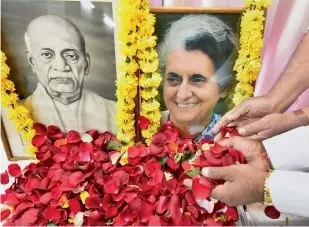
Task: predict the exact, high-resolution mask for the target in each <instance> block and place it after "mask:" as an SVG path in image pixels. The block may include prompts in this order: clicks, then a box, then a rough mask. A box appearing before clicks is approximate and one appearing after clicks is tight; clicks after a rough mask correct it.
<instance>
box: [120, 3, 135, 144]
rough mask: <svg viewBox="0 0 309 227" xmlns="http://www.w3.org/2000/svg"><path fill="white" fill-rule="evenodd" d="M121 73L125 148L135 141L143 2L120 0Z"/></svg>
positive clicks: (121, 137) (122, 137)
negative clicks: (138, 53) (138, 44)
mask: <svg viewBox="0 0 309 227" xmlns="http://www.w3.org/2000/svg"><path fill="white" fill-rule="evenodd" d="M117 14H118V17H119V21H118V26H119V34H118V39H119V41H120V51H121V54H122V57H123V59H122V62H121V65H120V66H119V70H120V71H121V74H120V76H119V79H118V80H117V92H116V96H117V99H118V101H117V118H116V124H117V127H118V132H117V138H118V139H119V140H120V141H121V142H122V143H123V144H124V145H125V146H124V147H126V146H129V145H133V144H134V139H135V125H134V122H135V114H134V108H135V101H134V99H135V97H136V95H137V87H138V77H137V74H136V73H137V72H138V70H139V65H138V62H137V60H136V54H137V37H138V34H137V30H138V27H137V26H138V24H139V21H140V16H141V13H140V3H139V1H136V0H121V1H120V3H119V8H118V9H117Z"/></svg>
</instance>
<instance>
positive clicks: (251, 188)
mask: <svg viewBox="0 0 309 227" xmlns="http://www.w3.org/2000/svg"><path fill="white" fill-rule="evenodd" d="M202 175H203V176H205V177H208V178H210V179H214V180H225V182H224V184H222V185H217V186H216V187H215V188H213V189H212V192H211V194H210V197H211V198H214V199H217V200H220V201H222V202H224V203H226V204H227V205H229V206H239V205H245V204H251V203H255V202H262V201H263V200H264V184H265V179H266V175H267V171H264V170H261V169H257V168H255V167H253V166H250V165H248V164H240V165H232V166H226V167H209V168H208V167H206V168H203V169H202Z"/></svg>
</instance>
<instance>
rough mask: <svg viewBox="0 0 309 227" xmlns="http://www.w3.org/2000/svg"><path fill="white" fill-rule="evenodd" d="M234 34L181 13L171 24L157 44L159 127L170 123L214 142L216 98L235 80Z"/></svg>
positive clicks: (212, 20) (210, 19)
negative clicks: (162, 106)
mask: <svg viewBox="0 0 309 227" xmlns="http://www.w3.org/2000/svg"><path fill="white" fill-rule="evenodd" d="M237 47H238V39H237V35H236V33H235V31H233V29H231V28H230V27H229V26H228V25H227V24H226V23H225V22H223V21H222V20H220V19H218V18H217V17H215V16H212V15H205V14H204V15H186V16H184V17H182V18H181V19H179V20H176V21H174V22H172V23H171V24H170V27H169V29H168V30H167V32H166V33H165V35H164V38H163V40H162V42H161V44H160V46H159V56H160V70H161V74H162V76H163V98H164V103H165V105H166V108H167V110H166V111H163V113H162V123H164V122H166V121H169V120H170V121H172V122H173V123H174V125H175V126H176V127H177V128H178V129H179V130H180V132H181V136H190V137H194V138H196V140H200V139H202V138H207V139H209V138H213V137H214V136H215V135H214V134H213V133H212V127H213V126H214V124H215V123H216V122H217V121H218V120H219V119H220V117H221V115H219V114H217V113H215V111H214V110H215V107H216V105H217V103H218V101H219V100H221V99H224V98H225V97H226V96H227V92H228V89H229V88H230V85H231V82H232V81H233V79H234V77H233V74H232V64H233V62H232V59H233V58H232V56H233V54H234V53H235V51H237Z"/></svg>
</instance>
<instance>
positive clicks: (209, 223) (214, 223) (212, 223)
mask: <svg viewBox="0 0 309 227" xmlns="http://www.w3.org/2000/svg"><path fill="white" fill-rule="evenodd" d="M206 225H207V226H222V225H223V222H220V221H218V222H217V221H215V220H214V219H213V217H208V218H207V219H206Z"/></svg>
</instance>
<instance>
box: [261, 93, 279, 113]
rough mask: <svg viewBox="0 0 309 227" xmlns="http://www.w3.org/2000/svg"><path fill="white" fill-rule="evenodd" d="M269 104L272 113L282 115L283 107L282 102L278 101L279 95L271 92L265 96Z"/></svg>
mask: <svg viewBox="0 0 309 227" xmlns="http://www.w3.org/2000/svg"><path fill="white" fill-rule="evenodd" d="M264 97H265V99H266V100H267V102H268V103H269V106H270V109H271V112H270V113H269V114H272V113H282V112H283V107H281V105H280V103H281V102H280V100H278V95H273V94H272V93H271V92H269V93H268V94H267V95H265V96H264Z"/></svg>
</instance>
